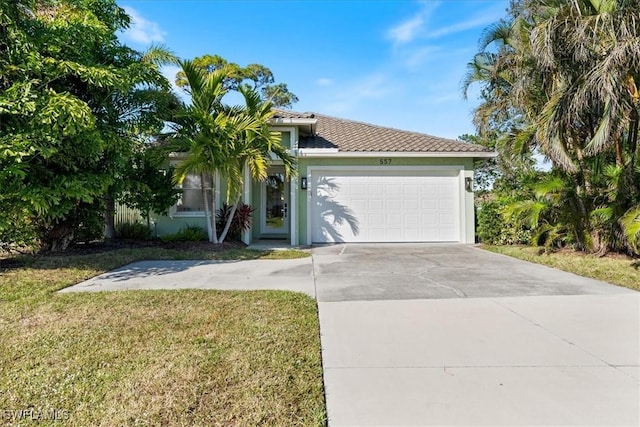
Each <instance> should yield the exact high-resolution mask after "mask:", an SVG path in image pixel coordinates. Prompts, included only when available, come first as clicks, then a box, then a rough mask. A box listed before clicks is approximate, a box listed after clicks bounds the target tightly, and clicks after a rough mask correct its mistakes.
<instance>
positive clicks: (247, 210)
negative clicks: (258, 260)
mask: <svg viewBox="0 0 640 427" xmlns="http://www.w3.org/2000/svg"><path fill="white" fill-rule="evenodd" d="M231 208H232V206H231V205H228V204H226V203H225V204H224V205H222V207H221V208H220V209H218V211H217V212H216V228H217V229H218V231H222V230H223V228H224V226H225V225H226V223H227V218H229V215H230V214H231ZM254 211H255V209H254V208H252V207H251V206H249V205H247V204H246V203H242V202H241V203H239V204H238V209H236V213H235V215H234V216H233V221H232V222H231V226H230V227H229V233H228V234H227V236H228V238H229V239H231V240H240V239H241V238H242V233H243V232H244V231H246V230H249V229H250V228H251V221H252V216H253V212H254Z"/></svg>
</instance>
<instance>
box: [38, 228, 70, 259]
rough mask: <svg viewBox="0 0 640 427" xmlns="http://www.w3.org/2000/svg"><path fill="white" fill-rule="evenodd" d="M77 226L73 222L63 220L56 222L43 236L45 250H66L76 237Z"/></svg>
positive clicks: (43, 248)
mask: <svg viewBox="0 0 640 427" xmlns="http://www.w3.org/2000/svg"><path fill="white" fill-rule="evenodd" d="M74 230H75V227H74V225H73V224H69V223H67V222H61V223H57V224H55V225H54V226H53V227H52V228H51V229H50V230H48V231H47V232H46V233H45V235H44V238H43V245H42V251H43V252H64V251H66V250H67V249H68V248H69V245H71V243H72V242H73V239H74V238H75V231H74Z"/></svg>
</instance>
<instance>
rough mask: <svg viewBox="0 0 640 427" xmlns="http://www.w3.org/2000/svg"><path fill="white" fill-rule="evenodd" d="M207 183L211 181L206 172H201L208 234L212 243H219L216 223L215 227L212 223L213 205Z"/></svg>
mask: <svg viewBox="0 0 640 427" xmlns="http://www.w3.org/2000/svg"><path fill="white" fill-rule="evenodd" d="M207 184H209V181H208V180H205V174H204V173H201V174H200V188H201V189H202V202H203V203H204V216H205V221H206V222H207V236H208V237H209V241H210V242H211V243H218V239H217V236H216V230H215V225H214V226H213V227H212V225H211V205H210V204H209V193H208V192H207ZM212 203H213V204H215V201H213V202H212Z"/></svg>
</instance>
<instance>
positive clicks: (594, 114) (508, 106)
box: [464, 0, 640, 253]
mask: <svg viewBox="0 0 640 427" xmlns="http://www.w3.org/2000/svg"><path fill="white" fill-rule="evenodd" d="M638 3H639V2H638V1H637V0H541V1H539V0H537V1H533V0H519V1H514V2H513V3H512V8H511V12H510V13H511V17H510V19H509V20H508V21H505V22H503V23H500V24H498V25H495V26H493V27H490V28H489V29H488V31H487V32H486V33H485V36H484V38H483V40H482V42H481V52H480V53H479V54H478V55H476V57H475V58H474V61H472V62H471V63H470V65H469V68H468V69H469V73H468V75H467V79H466V80H465V82H464V85H465V86H464V87H465V88H467V87H468V85H469V84H473V83H475V82H479V83H480V85H481V87H482V96H483V99H484V100H485V102H483V104H482V105H481V106H480V107H479V108H478V110H477V111H476V116H475V119H476V124H477V126H478V129H479V131H480V132H481V134H482V133H483V132H484V133H487V132H489V131H497V132H499V133H501V134H502V138H501V142H502V143H501V144H500V143H499V144H498V147H499V149H500V148H501V149H502V151H503V152H506V153H508V154H512V153H514V152H522V151H525V152H531V151H532V150H538V151H539V152H541V153H542V154H544V155H545V156H546V157H547V158H549V159H550V160H551V162H552V164H553V168H554V170H557V171H559V172H561V173H563V174H564V175H565V176H566V177H567V178H568V180H567V181H566V182H567V185H571V186H572V187H573V189H572V191H571V193H572V194H575V196H576V201H577V204H578V207H579V209H578V214H579V216H580V217H581V221H580V225H579V226H578V231H580V230H582V233H578V234H579V235H580V234H582V236H581V237H579V238H578V241H579V243H578V244H579V246H581V247H583V248H590V249H592V250H595V251H597V252H600V253H603V252H605V251H606V250H607V248H608V247H609V246H611V244H612V240H611V239H608V241H607V239H604V240H603V239H601V237H602V235H603V233H602V229H601V222H598V221H594V220H593V218H594V216H593V215H592V212H593V210H594V209H601V208H602V207H606V206H608V205H606V204H611V203H615V204H616V205H617V207H616V208H615V209H614V210H613V211H614V212H617V214H616V215H612V216H611V217H610V218H611V221H612V224H613V226H614V227H613V228H616V229H617V231H614V232H610V233H606V234H608V235H609V236H615V235H617V234H619V231H620V230H621V229H622V231H624V233H625V235H626V236H627V240H628V242H631V239H632V238H633V235H632V234H633V233H631V234H630V233H629V232H627V231H626V230H632V229H633V227H631V228H630V227H628V226H625V225H624V224H625V223H624V222H622V223H621V222H620V218H621V217H620V215H621V214H622V213H624V212H627V211H629V209H631V208H633V207H634V206H637V205H638V204H639V203H640V175H639V173H638V170H637V168H638V166H639V164H638V157H640V156H639V155H638V154H639V153H638V122H639V119H638V118H639V106H640V94H639V93H638V88H637V84H636V82H637V81H638V79H639V78H640V75H639V73H640V65H639V64H640V42H638V40H639V36H640V20H638V19H637V8H638ZM488 47H491V48H492V49H487V48H488ZM611 163H613V165H614V166H615V167H616V168H620V170H621V174H620V177H621V179H619V180H616V185H618V186H619V187H618V189H617V190H618V191H617V194H618V195H619V196H618V197H617V198H616V199H615V201H613V202H612V201H611V200H606V199H605V198H603V197H601V194H602V190H603V189H602V186H603V185H608V184H606V180H605V179H603V177H604V170H605V169H606V167H607V165H609V164H611ZM602 204H605V205H606V206H603V205H602ZM558 208H559V209H561V206H559V207H558ZM600 212H602V211H600ZM630 212H632V211H630ZM629 215H631V214H629ZM600 218H602V215H600ZM625 218H626V217H625Z"/></svg>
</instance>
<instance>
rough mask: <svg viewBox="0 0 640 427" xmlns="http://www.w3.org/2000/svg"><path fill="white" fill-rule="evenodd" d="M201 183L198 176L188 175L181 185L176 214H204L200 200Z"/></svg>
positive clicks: (202, 202)
mask: <svg viewBox="0 0 640 427" xmlns="http://www.w3.org/2000/svg"><path fill="white" fill-rule="evenodd" d="M201 184H202V182H201V179H200V175H195V174H188V175H187V176H186V177H185V178H184V181H182V185H180V186H179V188H180V189H182V195H181V196H180V198H179V199H178V201H177V203H176V213H183V212H204V200H203V199H202V185H201Z"/></svg>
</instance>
